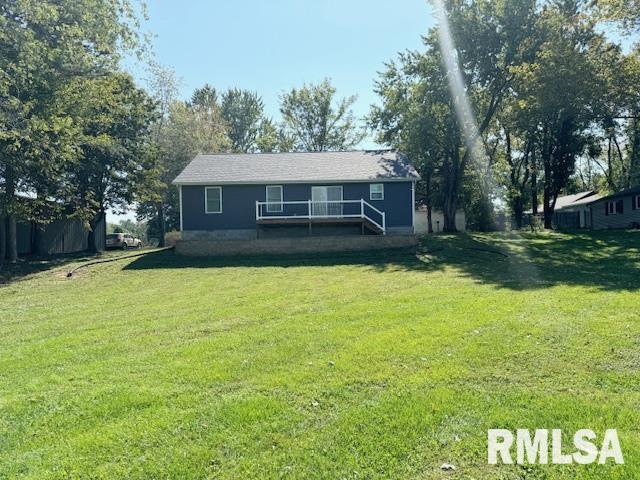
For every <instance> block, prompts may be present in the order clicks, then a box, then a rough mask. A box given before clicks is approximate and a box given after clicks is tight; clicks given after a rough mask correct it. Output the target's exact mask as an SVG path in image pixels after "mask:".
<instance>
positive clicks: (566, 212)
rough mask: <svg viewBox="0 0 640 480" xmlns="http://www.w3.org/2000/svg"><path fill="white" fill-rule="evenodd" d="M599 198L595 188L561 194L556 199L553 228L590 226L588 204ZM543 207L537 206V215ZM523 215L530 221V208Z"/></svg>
mask: <svg viewBox="0 0 640 480" xmlns="http://www.w3.org/2000/svg"><path fill="white" fill-rule="evenodd" d="M598 198H600V195H598V192H597V191H596V190H586V191H584V192H579V193H574V194H571V195H563V196H561V197H558V198H557V199H556V204H555V209H554V213H553V225H554V227H555V228H569V229H574V228H575V229H577V228H591V208H590V204H591V202H593V201H594V200H597V199H598ZM543 209H544V207H543V206H542V205H539V206H538V212H540V214H539V215H541V214H542V211H543ZM524 213H525V216H527V217H528V221H529V222H530V221H531V220H530V219H531V216H532V210H527V211H526V212H524ZM525 223H528V222H525Z"/></svg>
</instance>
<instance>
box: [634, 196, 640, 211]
mask: <svg viewBox="0 0 640 480" xmlns="http://www.w3.org/2000/svg"><path fill="white" fill-rule="evenodd" d="M633 205H634V207H633V209H634V210H640V195H636V196H635V197H633Z"/></svg>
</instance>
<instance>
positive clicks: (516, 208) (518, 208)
mask: <svg viewBox="0 0 640 480" xmlns="http://www.w3.org/2000/svg"><path fill="white" fill-rule="evenodd" d="M523 213H524V202H523V201H522V196H518V197H517V198H516V199H515V200H514V205H513V217H514V220H515V221H516V229H518V230H520V229H521V228H522V216H523Z"/></svg>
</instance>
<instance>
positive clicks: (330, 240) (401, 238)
mask: <svg viewBox="0 0 640 480" xmlns="http://www.w3.org/2000/svg"><path fill="white" fill-rule="evenodd" d="M417 244H418V240H417V238H416V236H415V235H362V236H317V237H296V238H262V239H259V240H256V239H254V240H237V241H232V242H230V241H228V240H181V241H179V242H178V243H177V244H176V249H175V252H176V254H178V255H186V256H221V257H222V256H233V255H244V256H246V255H286V254H301V253H320V252H352V251H366V250H383V249H390V248H406V247H414V246H416V245H417Z"/></svg>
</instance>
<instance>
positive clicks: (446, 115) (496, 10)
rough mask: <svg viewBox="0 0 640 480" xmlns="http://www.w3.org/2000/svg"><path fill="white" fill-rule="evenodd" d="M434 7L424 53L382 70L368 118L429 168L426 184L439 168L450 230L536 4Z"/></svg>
mask: <svg viewBox="0 0 640 480" xmlns="http://www.w3.org/2000/svg"><path fill="white" fill-rule="evenodd" d="M437 5H438V7H439V8H438V13H439V17H440V18H439V22H440V25H439V27H437V28H433V29H432V30H430V31H429V32H428V34H427V35H426V36H425V40H424V43H425V49H424V51H422V52H410V53H406V54H401V55H400V56H399V59H398V64H399V65H398V66H396V65H395V64H390V65H389V66H388V68H387V71H386V72H383V74H382V75H381V77H380V80H379V82H378V84H377V87H376V90H377V93H378V94H379V95H380V97H381V100H382V106H381V107H379V108H374V110H373V115H372V119H373V126H374V127H376V128H377V129H378V131H379V137H378V138H379V139H380V140H381V141H383V142H384V143H387V144H390V145H393V146H396V145H397V146H399V147H400V148H403V149H405V150H407V151H409V152H411V153H413V154H414V155H415V157H416V159H417V163H418V164H419V165H424V166H425V167H426V170H425V172H426V173H427V176H426V180H427V181H428V182H432V181H433V175H434V174H436V173H437V177H438V184H439V191H440V195H439V197H440V198H439V202H438V203H439V206H441V208H442V210H443V213H444V230H445V231H455V229H456V227H455V214H456V211H457V209H458V207H459V204H460V195H461V192H462V187H463V181H464V180H465V175H466V174H467V173H468V169H471V168H473V169H476V170H486V162H487V160H488V156H487V154H486V152H485V148H484V144H485V142H486V138H487V132H488V129H489V127H490V126H491V124H492V120H493V119H494V118H495V115H496V114H497V112H498V111H499V109H500V107H501V105H502V104H503V101H504V99H505V97H506V96H507V95H508V93H509V91H510V88H511V84H512V80H513V75H512V73H511V69H512V68H513V66H514V65H518V64H520V63H522V62H523V61H525V60H527V59H528V56H529V55H530V50H529V48H530V43H531V41H530V38H531V36H532V32H531V26H530V24H531V19H532V16H533V15H534V12H535V3H534V2H533V1H530V0H520V1H506V0H503V1H489V0H480V1H475V2H461V1H458V0H451V1H447V2H445V3H443V2H437ZM489 174H490V172H489ZM425 190H430V187H429V186H427V188H426V189H425Z"/></svg>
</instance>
